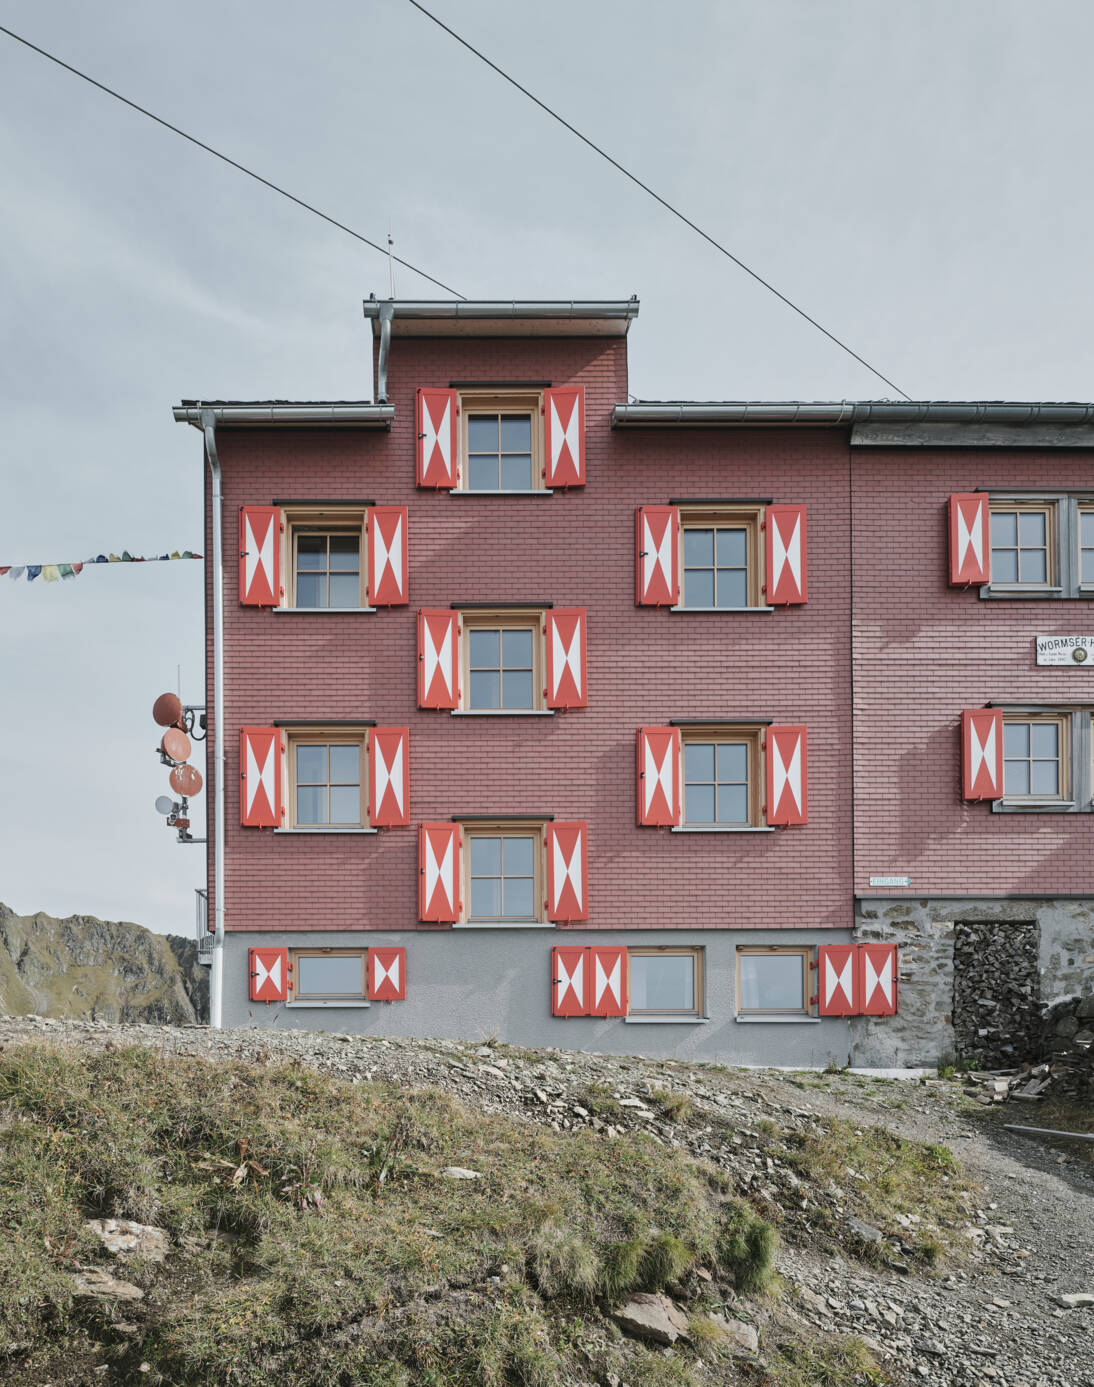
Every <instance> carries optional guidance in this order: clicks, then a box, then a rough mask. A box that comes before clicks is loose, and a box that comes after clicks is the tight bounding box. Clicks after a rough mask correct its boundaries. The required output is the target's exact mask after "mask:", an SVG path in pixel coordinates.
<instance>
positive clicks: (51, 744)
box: [0, 0, 1094, 933]
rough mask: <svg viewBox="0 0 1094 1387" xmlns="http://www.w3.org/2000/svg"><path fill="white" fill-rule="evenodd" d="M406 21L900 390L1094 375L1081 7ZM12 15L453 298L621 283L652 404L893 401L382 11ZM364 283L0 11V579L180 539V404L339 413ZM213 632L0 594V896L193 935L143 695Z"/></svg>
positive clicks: (196, 600)
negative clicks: (39, 51)
mask: <svg viewBox="0 0 1094 1387" xmlns="http://www.w3.org/2000/svg"><path fill="white" fill-rule="evenodd" d="M434 8H435V10H436V12H437V13H438V14H439V15H440V16H441V17H442V18H444V19H445V20H446V21H447V22H448V23H450V24H451V25H452V26H453V27H454V28H456V29H457V30H459V31H460V32H461V33H462V34H463V35H464V36H465V37H466V38H467V39H468V40H469V41H471V42H472V43H474V44H475V45H476V46H477V47H479V48H481V49H483V50H484V51H485V52H486V53H487V54H488V55H489V56H490V57H491V58H492V59H493V60H494V61H496V62H497V63H498V64H499V65H500V66H502V67H504V68H506V70H508V71H509V72H511V73H512V74H513V75H514V76H515V77H517V78H518V79H519V80H521V81H522V82H523V83H524V84H525V85H527V86H529V87H530V88H531V89H532V90H533V91H535V92H536V93H537V95H539V96H540V97H541V98H542V99H543V100H545V101H546V102H548V103H549V104H551V105H552V106H554V107H555V108H556V109H557V110H558V111H560V113H562V114H563V115H565V116H566V117H567V119H569V120H570V121H571V122H572V123H573V124H575V125H577V126H578V127H579V128H580V129H582V130H583V131H585V132H586V133H587V134H588V135H589V136H590V137H591V138H593V139H595V140H596V141H597V142H598V143H600V144H601V145H603V146H604V147H606V148H607V149H608V150H609V151H610V152H611V153H612V154H613V155H614V156H615V157H616V158H617V159H619V160H620V161H621V162H622V163H624V164H626V165H627V166H629V167H630V168H632V169H633V170H634V171H635V172H636V173H637V174H638V175H639V176H640V177H642V178H643V179H644V180H645V181H646V182H648V183H650V184H652V186H654V187H655V188H656V189H657V190H658V191H659V192H661V194H662V195H663V196H664V197H666V198H667V199H668V200H670V201H671V202H673V203H675V204H676V205H677V206H679V207H680V208H681V209H682V210H683V211H685V212H686V213H687V214H688V215H689V216H690V217H691V218H692V219H693V220H695V221H697V222H698V223H699V224H700V225H702V226H703V227H704V228H706V229H708V230H709V231H710V232H711V234H712V235H714V236H715V237H717V238H718V239H720V240H722V241H723V242H724V243H725V244H727V245H728V246H729V247H730V248H731V249H732V250H733V251H734V253H735V254H736V255H738V256H739V257H740V258H741V259H743V260H744V261H745V262H746V263H748V264H749V265H751V266H752V267H753V268H754V269H755V270H756V271H757V272H758V273H760V274H762V275H764V276H765V277H766V278H767V279H769V280H770V281H772V282H773V283H774V284H775V285H776V286H778V288H779V289H780V290H781V291H782V292H783V293H785V294H786V295H787V296H788V297H790V298H792V299H794V300H795V301H797V302H799V303H800V304H801V305H802V307H804V308H805V309H806V310H807V311H808V312H809V313H810V314H812V315H813V316H814V317H816V318H818V319H819V320H820V321H821V322H823V323H824V324H825V326H826V327H828V328H829V330H830V331H832V332H833V333H835V334H836V335H837V336H840V337H842V338H843V339H844V340H846V341H847V342H849V343H850V344H851V345H852V346H853V347H854V349H855V350H856V351H857V352H859V353H860V354H861V355H862V356H864V357H865V358H867V359H868V360H870V361H871V362H873V363H874V364H875V365H876V366H877V367H878V368H879V369H880V370H881V371H883V372H884V373H885V374H886V375H887V376H889V377H890V378H891V379H892V380H894V381H895V382H896V384H897V385H898V386H899V387H900V388H901V389H902V390H904V391H906V392H907V393H908V394H910V395H912V396H913V397H914V398H917V399H926V398H935V399H937V398H949V399H979V398H986V399H1000V398H1006V399H1022V400H1025V399H1029V400H1090V399H1092V398H1094V379H1092V368H1094V332H1092V330H1091V324H1090V318H1091V280H1092V276H1094V268H1092V265H1094V257H1092V256H1091V252H1090V244H1091V229H1090V228H1091V226H1092V224H1094V187H1092V184H1091V180H1090V179H1089V178H1088V177H1087V170H1088V165H1089V149H1090V127H1091V104H1092V97H1091V86H1090V81H1089V71H1088V69H1089V59H1090V53H1091V51H1092V45H1094V6H1091V5H1090V4H1089V3H1088V0H1057V3H1053V0H1041V3H1038V4H1030V3H1028V0H977V2H974V0H962V3H958V4H955V3H954V2H953V0H916V2H915V3H914V4H909V3H897V2H896V0H765V2H764V3H763V4H757V3H755V0H693V2H690V3H689V0H683V3H680V4H676V5H673V6H665V5H662V4H654V3H651V2H650V0H599V3H598V2H597V0H592V2H590V0H555V3H553V4H552V5H550V6H548V7H544V6H543V5H539V4H537V5H532V4H528V3H514V0H508V3H506V0H461V3H456V2H455V0H435V4H434ZM0 23H2V24H4V25H5V26H6V27H8V28H11V29H14V30H15V31H16V32H18V33H20V34H22V35H24V36H25V37H26V38H28V39H30V40H31V41H32V42H34V43H36V44H38V45H39V46H41V47H44V48H47V49H49V50H50V51H52V52H54V53H56V54H57V55H58V56H59V57H61V58H63V59H65V60H66V61H68V62H70V63H72V64H73V65H74V66H77V67H81V68H83V69H84V70H85V71H87V72H89V73H90V74H91V75H92V76H95V77H97V78H98V79H99V80H101V81H102V82H104V83H106V84H108V85H110V86H113V87H116V88H118V89H119V90H121V91H122V92H124V93H125V94H126V95H127V96H129V97H130V98H131V99H132V100H134V101H136V102H138V103H139V104H141V105H144V106H147V107H150V108H151V109H153V110H154V111H156V112H157V113H158V114H160V115H161V116H162V117H163V118H164V119H166V120H169V121H171V122H172V123H174V124H176V125H180V126H182V127H183V128H184V129H187V130H189V131H190V132H191V133H193V134H194V135H196V136H197V137H199V138H201V139H203V140H205V141H207V142H208V143H210V144H213V145H215V146H217V147H218V148H220V149H222V150H223V151H224V152H225V153H227V154H229V155H231V156H232V157H234V158H236V159H238V160H239V161H240V162H243V163H246V164H249V165H250V166H251V167H253V168H254V169H256V170H257V171H258V172H260V173H262V174H264V175H265V176H267V177H269V178H271V179H272V180H274V181H276V182H279V183H281V184H283V185H284V186H286V187H288V188H289V189H291V190H292V191H293V192H295V193H296V194H297V195H298V196H300V197H302V198H304V199H305V200H307V201H310V202H313V203H314V204H316V205H317V206H319V207H321V208H322V209H323V210H325V211H327V212H329V213H330V214H331V215H332V216H335V217H337V218H338V219H339V220H341V221H344V222H346V223H348V224H349V225H351V226H353V227H355V228H356V229H358V230H360V231H361V232H362V233H363V234H365V235H366V236H369V237H371V238H372V239H374V240H377V241H382V240H384V238H385V237H386V234H387V229H388V224H389V221H390V224H391V226H392V229H393V232H394V236H395V241H396V251H397V253H399V254H401V255H402V256H404V257H405V258H406V259H408V260H410V261H412V262H414V263H415V264H418V265H420V266H422V267H423V268H424V269H426V270H427V271H428V272H429V273H431V274H433V275H436V276H437V277H438V278H439V279H441V280H443V281H444V282H445V283H447V284H450V285H452V286H454V288H455V289H456V290H458V291H459V292H460V293H462V294H464V295H466V296H468V297H471V298H492V297H497V298H545V299H553V298H626V297H629V296H630V295H631V294H632V293H634V294H637V295H638V296H639V298H640V299H641V301H642V311H641V316H640V317H639V319H638V321H637V323H636V324H635V325H634V326H633V327H632V329H631V335H630V352H631V390H632V391H633V392H634V393H635V394H636V395H638V396H640V397H645V398H653V399H657V398H685V399H700V400H701V399H791V398H803V399H842V398H878V397H884V396H887V395H889V394H891V392H890V391H889V390H888V389H887V388H886V387H885V386H884V385H883V384H882V383H881V382H879V381H878V380H876V379H875V378H874V377H872V376H871V375H870V373H869V372H868V371H866V370H864V369H863V368H862V367H861V366H859V365H857V364H856V363H855V362H854V361H853V360H851V359H850V358H849V357H847V356H845V355H844V354H843V353H842V352H840V351H839V350H838V349H837V348H836V347H834V346H833V345H832V344H831V343H830V342H828V341H826V339H825V338H823V337H822V336H821V335H820V334H819V333H817V332H816V331H815V330H814V329H813V328H811V327H809V326H808V324H806V323H804V322H803V321H802V320H801V319H800V318H797V317H796V316H795V315H794V314H792V313H791V312H790V311H789V310H788V309H787V308H785V307H784V306H783V305H782V304H780V303H779V302H778V301H777V300H776V299H775V298H773V297H772V296H771V295H770V294H768V293H767V292H766V291H765V290H763V289H762V288H760V287H759V286H758V285H757V284H755V283H754V282H753V281H752V280H750V279H748V278H747V276H745V275H744V274H743V273H742V272H741V271H740V270H738V269H737V268H736V267H735V266H734V265H733V264H731V263H730V262H729V261H727V260H725V259H724V258H723V257H722V256H720V255H719V254H718V253H717V252H716V251H714V250H712V249H711V248H710V247H708V246H706V245H705V244H704V243H703V242H702V241H700V240H699V239H698V238H697V237H696V236H695V235H694V233H692V232H690V231H688V230H687V229H686V228H685V227H683V226H682V225H681V224H680V223H679V222H677V221H675V220H674V219H673V218H672V217H670V216H669V215H668V214H667V213H666V212H664V211H663V210H662V209H661V208H660V207H658V206H657V205H656V204H655V203H653V202H652V201H651V200H650V199H649V198H648V197H647V196H646V195H645V194H643V193H641V192H640V191H639V190H638V189H637V188H635V187H633V186H632V185H630V184H628V183H627V182H626V181H625V180H623V179H622V178H621V177H620V176H619V175H618V174H617V173H615V172H614V171H613V170H612V169H611V168H609V167H608V166H607V165H606V164H604V163H603V162H602V161H601V160H600V159H598V158H597V157H596V156H595V155H594V154H592V153H591V152H590V151H589V150H588V149H586V148H585V147H584V146H582V145H581V144H579V143H578V142H577V141H576V140H575V139H574V137H573V136H571V135H569V134H568V133H567V132H566V131H564V130H563V129H562V128H561V127H560V126H558V125H556V124H555V123H554V122H552V121H550V120H549V119H548V118H547V117H546V116H545V115H544V114H543V113H542V112H541V111H539V110H537V109H536V108H535V107H534V106H533V105H532V104H531V103H530V102H528V101H527V100H526V98H524V97H522V96H521V95H520V94H519V93H517V92H515V91H514V90H513V89H512V88H511V87H508V86H506V85H505V84H504V83H503V82H502V81H501V80H500V79H499V78H498V77H497V76H496V75H494V74H493V73H491V72H490V71H489V70H488V69H487V68H485V67H484V66H483V65H482V64H481V63H479V62H478V60H476V59H475V58H473V57H472V56H471V55H470V54H468V53H467V52H466V51H465V50H463V49H461V48H459V47H458V46H457V45H456V44H455V43H454V41H453V40H452V39H451V38H449V37H448V36H447V35H446V34H444V33H443V32H442V31H441V30H439V29H438V28H436V27H435V26H434V25H432V24H431V23H430V22H429V21H428V20H427V19H425V18H423V16H422V15H421V14H419V13H418V12H417V11H416V10H415V9H414V8H413V7H412V6H411V5H409V4H408V3H406V0H354V2H353V3H351V0H312V3H310V4H309V5H307V6H303V7H302V6H301V5H300V4H299V3H292V4H290V3H287V0H264V3H263V4H262V5H258V4H254V3H251V4H238V3H237V4H232V3H225V0H217V2H216V3H213V2H212V0H188V3H187V4H186V5H185V6H179V5H177V4H166V3H162V0H158V2H156V3H148V0H142V2H141V3H137V0H128V3H125V0H113V3H111V4H109V5H102V4H96V5H88V4H86V3H78V2H77V0H50V3H48V4H43V3H42V0H3V4H2V6H0ZM387 275H388V271H387V264H386V261H385V259H384V258H383V257H381V256H379V255H377V254H376V253H375V252H373V251H371V250H368V249H367V248H366V247H364V246H362V245H360V244H359V243H357V242H355V241H353V240H352V239H351V238H349V237H348V236H346V235H344V234H343V233H341V232H339V231H337V230H335V229H334V228H333V227H330V226H328V225H326V224H325V223H323V222H321V221H320V220H318V219H317V218H315V217H313V216H311V215H309V214H308V213H306V212H304V211H302V210H300V209H299V208H296V207H293V206H292V205H290V204H289V203H287V202H286V201H284V200H283V199H281V198H279V197H277V196H276V195H275V194H273V193H271V192H269V191H267V190H266V189H264V188H262V187H260V186H259V185H257V184H256V183H254V182H253V181H252V180H250V179H247V178H245V177H243V176H242V175H241V174H239V173H237V172H235V171H234V170H232V169H230V168H228V167H226V166H225V165H224V164H222V163H219V162H218V161H216V160H214V159H212V158H210V157H209V156H208V155H207V154H204V153H202V152H201V151H199V150H197V149H195V148H194V147H193V146H192V145H188V144H186V143H185V142H183V141H182V140H180V139H178V137H176V136H173V135H171V134H169V133H168V132H167V131H165V130H163V129H162V128H160V127H157V126H155V125H153V124H152V123H151V122H149V121H147V120H146V119H144V118H143V117H141V116H139V115H137V114H136V113H134V112H133V111H131V110H129V109H127V108H126V107H124V106H122V105H120V104H119V103H118V102H116V101H113V100H111V99H110V98H108V97H106V96H104V95H103V94H102V93H100V92H98V91H96V90H94V89H93V88H91V87H89V86H88V85H87V84H86V83H83V82H80V81H79V80H77V79H76V78H74V77H72V76H71V75H69V74H67V73H65V72H63V71H61V70H60V69H59V68H57V67H55V66H53V65H52V64H50V63H48V62H46V61H45V60H44V59H42V58H40V57H38V56H37V55H36V54H34V53H31V52H29V51H28V50H27V49H25V48H23V47H22V46H21V45H19V44H16V43H15V42H13V41H12V40H11V39H9V38H7V37H6V36H4V35H0V363H2V364H0V394H2V404H3V432H2V436H0V457H2V459H3V463H2V466H3V471H2V479H3V486H2V491H0V496H2V504H0V564H9V563H10V564H26V563H55V562H71V561H72V560H81V559H84V558H86V557H87V556H88V555H90V554H93V553H99V552H109V551H110V550H114V551H115V552H117V553H120V552H121V551H122V549H129V550H130V551H131V552H132V553H148V554H152V553H159V552H162V551H163V550H165V549H168V550H170V549H175V548H179V549H181V548H185V547H190V548H194V549H199V548H200V547H201V469H202V450H201V442H200V437H199V435H198V434H197V432H196V431H194V430H192V429H189V428H186V427H184V426H181V425H176V424H174V423H173V422H172V420H171V413H170V407H171V405H172V404H174V403H176V402H177V401H178V400H179V399H180V398H182V397H184V396H186V397H200V396H204V397H207V398H213V397H222V398H237V399H247V398H266V397H270V396H276V397H287V398H290V399H361V398H367V397H368V394H369V389H370V383H369V366H368V359H369V357H368V353H369V338H368V333H367V328H366V324H365V323H364V321H363V319H362V316H361V308H360V300H361V299H362V298H363V297H366V296H367V295H368V293H369V292H370V291H372V290H375V291H376V293H377V296H386V295H387V291H388V277H387ZM396 292H397V294H398V295H399V296H400V297H404V298H433V297H437V296H439V295H440V291H439V290H437V289H436V288H435V287H434V286H432V285H430V284H427V283H426V282H425V281H423V280H421V279H419V278H418V277H417V276H415V275H412V274H411V273H409V272H408V271H406V270H398V271H397V279H396ZM202 622H203V613H202V603H201V565H200V564H197V563H193V564H187V563H169V564H156V565H146V566H143V567H138V568H132V567H129V566H125V567H105V566H104V567H100V568H97V569H94V570H92V571H90V572H89V571H86V570H85V572H84V573H83V574H82V575H81V576H79V577H78V578H76V579H74V580H73V581H71V582H67V583H64V584H60V583H58V584H54V585H49V586H47V585H46V584H44V583H43V582H42V581H41V580H39V581H38V582H36V583H34V584H27V583H26V582H19V583H13V582H11V581H10V580H9V579H6V578H0V632H2V640H0V661H2V674H0V713H2V720H3V736H2V738H0V785H2V787H3V794H2V796H0V900H4V901H6V902H7V903H8V904H9V905H11V906H12V907H13V908H14V909H16V910H17V911H19V912H21V913H29V912H32V911H34V910H38V909H43V910H47V911H49V912H50V913H52V914H55V915H62V914H68V913H73V912H87V913H91V914H96V915H100V916H104V917H107V918H112V919H119V918H121V919H132V920H137V921H139V922H141V923H142V924H145V925H147V926H149V927H150V928H152V929H156V930H168V931H175V932H187V933H188V932H190V930H191V929H192V921H193V891H194V888H195V887H196V886H198V885H201V884H202V883H203V880H204V871H203V858H202V854H203V851H204V849H202V848H199V847H186V848H182V847H178V846H176V845H175V843H174V840H173V836H172V834H171V833H170V832H169V831H168V830H167V829H166V828H165V827H164V826H163V823H162V820H161V819H159V817H158V816H157V815H156V814H155V812H154V809H153V801H154V800H155V798H156V796H157V795H158V794H161V793H163V792H164V791H165V789H166V783H165V782H166V770H165V769H164V768H163V767H161V766H160V765H159V763H158V760H157V758H156V757H155V755H154V754H153V750H154V747H155V745H156V742H157V739H158V738H157V732H156V729H155V727H154V725H153V723H152V720H151V715H150V709H151V705H152V701H153V699H154V698H155V696H156V695H157V694H158V693H160V692H161V691H162V690H163V689H166V688H174V687H175V685H176V668H177V667H178V666H181V674H182V694H183V698H184V700H187V701H194V702H197V701H200V700H201V698H202V690H203V680H202V658H203V653H202V652H203V646H202ZM198 764H199V766H201V767H202V769H204V767H203V761H202V760H201V759H199V760H198ZM195 831H196V832H203V829H201V828H196V829H195Z"/></svg>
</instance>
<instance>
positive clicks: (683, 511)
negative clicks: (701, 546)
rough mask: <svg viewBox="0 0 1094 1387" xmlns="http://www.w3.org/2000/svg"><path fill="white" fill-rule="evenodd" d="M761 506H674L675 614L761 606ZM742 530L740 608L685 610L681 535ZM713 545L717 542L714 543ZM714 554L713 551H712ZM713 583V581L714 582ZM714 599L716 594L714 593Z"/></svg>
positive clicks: (736, 608) (682, 541)
mask: <svg viewBox="0 0 1094 1387" xmlns="http://www.w3.org/2000/svg"><path fill="white" fill-rule="evenodd" d="M764 509H765V508H764V507H763V506H761V505H756V506H748V505H710V504H707V505H703V504H702V503H697V504H695V505H688V504H687V503H686V502H682V503H680V505H679V506H678V510H679V514H680V542H679V544H678V546H677V549H678V553H677V591H678V592H679V594H680V596H679V600H678V601H677V604H676V607H675V608H674V610H675V611H681V612H741V611H747V610H748V609H749V608H752V607H763V606H764V605H765V603H764V592H763V585H764V582H765V581H766V580H765V577H764V544H763V520H764ZM712 528H713V529H743V530H744V531H745V562H746V576H745V585H746V589H747V601H746V603H745V605H744V607H689V606H688V605H687V604H686V603H685V601H684V593H685V586H684V532H685V531H686V530H709V529H712ZM715 545H717V540H716V541H715ZM715 552H717V551H715ZM715 583H717V579H715ZM715 595H716V596H717V593H715Z"/></svg>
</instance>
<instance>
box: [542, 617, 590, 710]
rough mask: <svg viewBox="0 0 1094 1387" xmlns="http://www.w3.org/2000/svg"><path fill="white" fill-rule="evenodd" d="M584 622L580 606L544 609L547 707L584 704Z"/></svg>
mask: <svg viewBox="0 0 1094 1387" xmlns="http://www.w3.org/2000/svg"><path fill="white" fill-rule="evenodd" d="M585 626H586V622H585V608H584V607H571V608H559V609H557V610H556V609H555V608H553V607H549V608H548V609H547V613H546V637H547V640H546V644H547V707H548V708H584V707H585V706H586V705H587V703H588V702H589V693H588V689H587V688H586V686H585Z"/></svg>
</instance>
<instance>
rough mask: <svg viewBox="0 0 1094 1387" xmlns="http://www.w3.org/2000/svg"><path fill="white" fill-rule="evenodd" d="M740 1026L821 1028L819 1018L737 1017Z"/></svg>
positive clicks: (735, 1018) (735, 1019)
mask: <svg viewBox="0 0 1094 1387" xmlns="http://www.w3.org/2000/svg"><path fill="white" fill-rule="evenodd" d="M733 1019H734V1021H736V1023H737V1025H738V1026H819V1025H820V1023H821V1018H820V1017H819V1016H735V1017H734V1018H733Z"/></svg>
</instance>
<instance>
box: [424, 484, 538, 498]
mask: <svg viewBox="0 0 1094 1387" xmlns="http://www.w3.org/2000/svg"><path fill="white" fill-rule="evenodd" d="M448 494H449V496H478V497H480V498H481V497H483V496H553V495H554V492H553V491H552V490H551V489H550V487H538V486H533V487H522V488H520V489H519V490H515V491H506V490H503V489H502V488H501V487H499V488H498V489H497V491H472V490H471V488H470V487H467V486H457V487H453V488H452V489H451V490H450V491H449V493H448Z"/></svg>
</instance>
